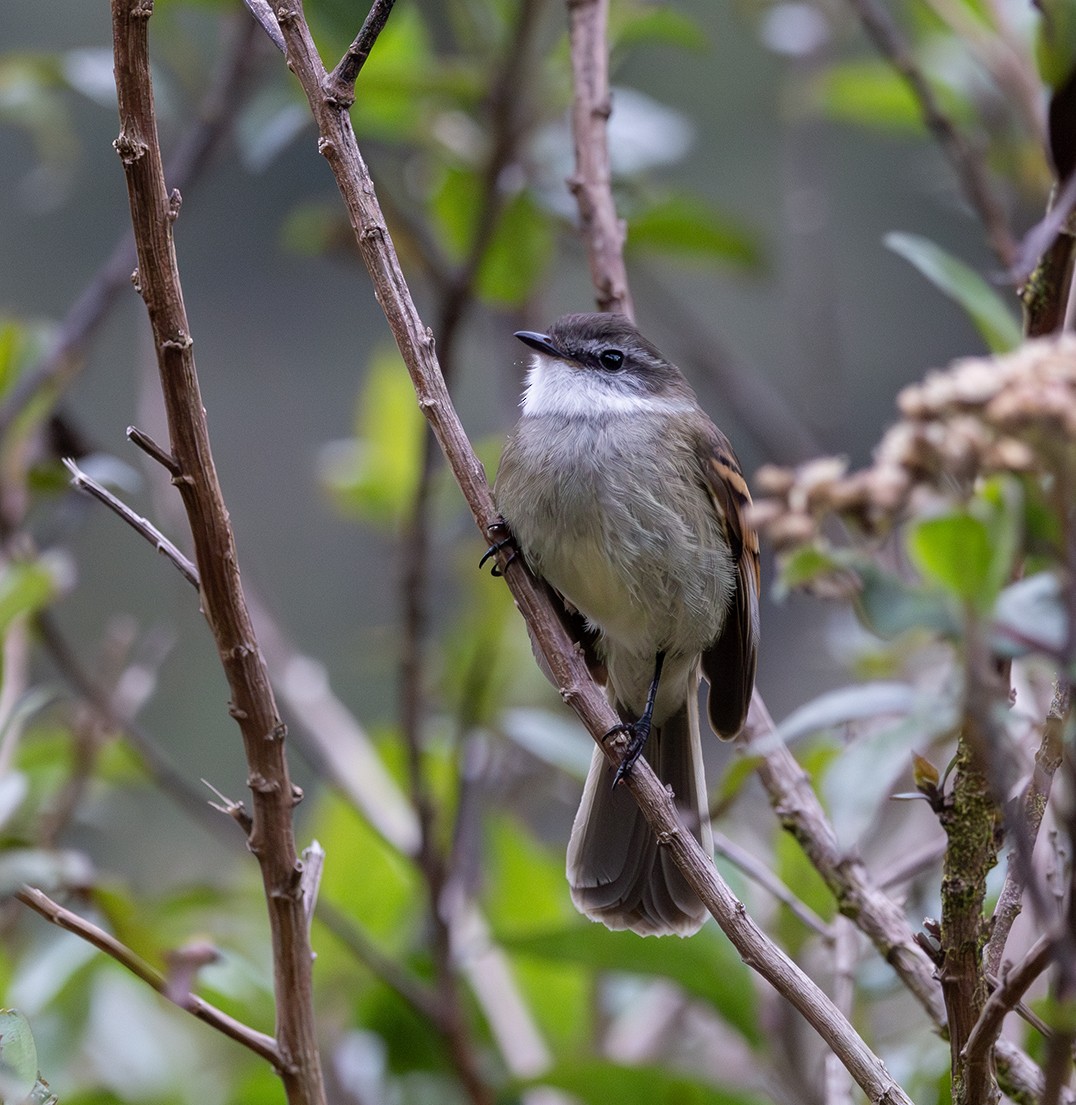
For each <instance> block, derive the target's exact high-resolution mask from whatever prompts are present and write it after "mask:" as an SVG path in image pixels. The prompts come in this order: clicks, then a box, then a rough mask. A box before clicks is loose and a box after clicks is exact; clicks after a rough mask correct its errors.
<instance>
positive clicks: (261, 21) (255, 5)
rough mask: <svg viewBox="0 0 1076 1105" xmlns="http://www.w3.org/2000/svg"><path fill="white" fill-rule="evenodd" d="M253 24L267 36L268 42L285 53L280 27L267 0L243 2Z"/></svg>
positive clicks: (244, 0)
mask: <svg viewBox="0 0 1076 1105" xmlns="http://www.w3.org/2000/svg"><path fill="white" fill-rule="evenodd" d="M243 3H244V4H246V6H247V8H248V9H249V10H250V14H251V15H252V16H254V20H255V22H256V23H257V24H258V26H259V27H261V29H262V30H263V31H265V33H266V34H267V35H268V36H269V41H270V42H271V43H272V44H273V45H274V46H275V47H276V48H277V49H278V50H279V51H280V52H281V53H282V54H283V53H285V52H286V50H285V46H284V36H283V35H282V34H281V33H280V26H279V24H278V23H277V21H276V16H275V15H274V14H273V8H272V5H271V4H270V3H269V0H243Z"/></svg>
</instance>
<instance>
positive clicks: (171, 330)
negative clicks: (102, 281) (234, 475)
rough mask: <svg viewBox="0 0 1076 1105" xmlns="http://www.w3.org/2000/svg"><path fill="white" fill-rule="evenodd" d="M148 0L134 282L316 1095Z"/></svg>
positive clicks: (296, 1060) (278, 785) (135, 164)
mask: <svg viewBox="0 0 1076 1105" xmlns="http://www.w3.org/2000/svg"><path fill="white" fill-rule="evenodd" d="M152 14H153V3H152V0H112V28H113V49H114V54H115V72H116V89H117V94H118V99H119V115H120V133H119V137H118V138H117V139H116V142H115V147H116V152H117V153H118V154H119V155H120V159H121V161H122V162H123V169H124V175H125V177H126V180H127V191H128V197H129V200H130V206H131V221H132V224H133V226H134V232H135V243H136V246H137V253H138V273H137V287H138V289H139V291H140V292H141V295H142V298H143V299H144V300H145V303H146V309H147V311H148V312H149V319H150V325H151V327H152V330H153V341H154V347H155V349H156V352H157V362H158V369H159V372H160V377H161V387H162V391H163V393H164V400H165V410H166V413H167V417H168V428H169V434H170V437H171V447H172V452H173V455H174V457H175V461H176V470H177V472H178V474H177V475H176V476H174V482H175V483H176V485H177V487H178V488H179V491H180V494H181V496H182V498H183V504H184V507H185V508H186V510H187V516H188V519H189V521H190V526H191V535H192V538H193V540H194V547H195V554H196V559H197V562H198V571H199V575H200V578H201V597H202V607H203V610H204V612H205V616H206V620H207V621H208V622H209V626H210V629H211V630H212V632H213V637H214V640H215V641H216V645H217V650H218V652H219V654H220V659H221V663H222V665H223V667H224V672H225V676H226V678H227V680H228V685H229V689H230V691H231V695H232V701H231V704H230V706H229V711H230V713H231V715H232V717H233V718H235V720H236V721H237V722H238V724H239V728H240V731H241V733H242V737H243V745H244V749H245V751H246V757H247V764H248V768H249V776H248V783H249V785H250V788H251V792H252V823H251V829H250V833H249V837H248V846H249V848H250V851H251V852H252V853H253V854H254V855H255V857H256V858H257V860H258V864H259V866H260V868H261V873H262V881H263V885H264V889H265V898H266V902H267V905H268V913H269V927H270V933H271V941H272V950H273V969H274V982H275V998H276V1019H277V1023H276V1034H277V1044H278V1047H279V1051H280V1055H281V1067H280V1071H279V1073H280V1076H281V1078H282V1079H283V1082H284V1088H285V1091H286V1093H287V1097H288V1101H289V1102H290V1103H291V1105H323V1103H324V1101H325V1095H324V1087H323V1085H322V1079H321V1065H320V1057H319V1055H318V1050H317V1042H316V1038H315V1028H314V1012H313V995H312V990H311V963H312V955H311V949H310V941H309V928H308V924H307V919H306V915H305V911H304V908H303V896H302V890H301V888H300V882H299V879H300V874H301V872H302V864H301V862H300V860H299V857H298V855H297V854H296V848H295V839H294V835H293V830H292V810H293V807H294V806H295V804H296V803H297V802H298V801H299V799H300V798H301V792H300V791H299V790H298V788H297V787H294V786H293V785H292V783H291V779H290V777H289V774H288V765H287V761H286V759H285V757H284V733H285V729H284V725H283V724H282V722H281V720H280V716H279V714H278V712H277V709H276V703H275V700H274V697H273V692H272V688H271V687H270V685H269V676H268V672H267V670H266V666H265V661H264V659H263V657H262V654H261V651H260V650H259V648H258V643H257V640H256V638H255V635H254V629H253V626H252V625H251V621H250V615H249V613H248V611H247V606H246V601H245V599H244V596H243V590H242V586H241V584H240V580H239V566H238V559H237V555H236V548H235V540H234V536H233V534H232V529H231V523H230V521H229V518H228V511H227V509H226V507H225V505H224V498H223V495H222V493H221V488H220V484H219V482H218V480H217V474H216V468H215V466H214V463H213V455H212V451H211V449H210V444H209V432H208V428H207V425H206V418H205V412H204V409H203V406H202V398H201V393H200V389H199V385H198V377H197V373H196V370H195V363H194V353H193V342H192V339H191V336H190V326H189V323H188V321H187V314H186V309H185V307H184V304H183V289H182V286H181V284H180V279H179V268H178V265H177V262H176V253H175V243H174V239H173V235H172V228H173V224H174V223H175V220H176V218H177V216H178V214H179V205H180V197H179V193H178V192H175V191H174V192H172V193H171V195H169V193H168V191H167V188H166V185H165V179H164V170H163V166H162V163H161V152H160V147H159V144H158V138H157V124H156V118H155V115H154V106H153V86H152V82H151V77H150V66H149V33H148V31H149V28H148V23H149V17H150V16H151V15H152Z"/></svg>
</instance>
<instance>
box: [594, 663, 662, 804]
mask: <svg viewBox="0 0 1076 1105" xmlns="http://www.w3.org/2000/svg"><path fill="white" fill-rule="evenodd" d="M664 664H665V653H664V652H659V653H658V654H657V658H656V659H655V661H654V678H653V679H651V680H650V689H649V690H648V691H647V692H646V706H645V707H644V708H643V712H642V716H641V717H640V718H639V720H638V721H632V722H623V723H621V724H620V725H616V726H614V727H613V728H612V729H610V730H609V732H608V733H606V734H605V737H604V738H603V739H604V740H608V739H609V738H610V737H611V736H612V735H613V734H614V733H627V734H628V747H627V750H626V751H625V753H624V758H623V759H622V760H621V761H620V766H619V767H618V768H617V769H616V775H614V776H613V786H614V787H615V786H616V785H617V783H619V782H620V780H621V779H623V778H624V776H625V775H627V774H628V772H629V771H631V769H632V768H633V767H634V766H635V761H636V760H638V758H639V757H640V756H641V755H642V754H643V749H644V748H645V747H646V742H647V739H648V738H649V736H650V723H651V721H652V720H653V718H654V703H655V702H656V701H657V697H658V683H660V682H661V669H662V667H663V666H664Z"/></svg>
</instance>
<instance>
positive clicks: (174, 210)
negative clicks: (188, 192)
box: [168, 188, 183, 223]
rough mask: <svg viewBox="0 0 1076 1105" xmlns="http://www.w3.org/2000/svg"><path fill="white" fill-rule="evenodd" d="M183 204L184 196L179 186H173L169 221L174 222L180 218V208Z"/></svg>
mask: <svg viewBox="0 0 1076 1105" xmlns="http://www.w3.org/2000/svg"><path fill="white" fill-rule="evenodd" d="M182 206H183V196H182V195H181V194H180V191H179V189H178V188H173V189H172V191H171V193H170V194H169V196H168V221H169V222H172V223H174V222H175V221H176V219H178V218H179V209H180V208H181V207H182Z"/></svg>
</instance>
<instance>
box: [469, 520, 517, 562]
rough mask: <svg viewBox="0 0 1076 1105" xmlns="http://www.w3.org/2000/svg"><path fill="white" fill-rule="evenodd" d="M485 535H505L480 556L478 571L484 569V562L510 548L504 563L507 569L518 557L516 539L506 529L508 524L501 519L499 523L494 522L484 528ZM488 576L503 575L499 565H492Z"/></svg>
mask: <svg viewBox="0 0 1076 1105" xmlns="http://www.w3.org/2000/svg"><path fill="white" fill-rule="evenodd" d="M486 531H487V533H489V535H490V536H491V537H492V536H493V535H494V534H495V533H498V532H501V533H504V534H506V536H505V537H502V538H501V539H500V540H499V541H497V540H494V541H493V543H492V544H491V545H490V547H489V548H488V549H486V551H485V553H484V554H483V555H482V559H481V560H480V561H479V562H478V567H479V570H481V569H482V568H484V567H485V564H486V561H487V560H490V559H492V558H493V557H495V556H496V555H497V553H499V552H500V551H501V549H505V548H508V546H510V545H511V546H512V551H511V552H510V553H509V554H508V559H507V560H506V561H505V562H504V567H505V568H507V567H508V565H509V564H511V563H512V561H513V560H515V558H516V557H517V556H518V555H519V548H518V546H516V539H515V537H514V536H513V535H512V531H511V530H510V529H509V528H508V523H507V522H506V521H505V520H504V519H503V518H501V519H500V520H499V521H496V522H494V523H493V524H492V525H490V526H487V527H486ZM490 575H493V576H500V575H504V570H503V569H502V568H501V566H500V565H498V564H494V565H493V567H492V569H490Z"/></svg>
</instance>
